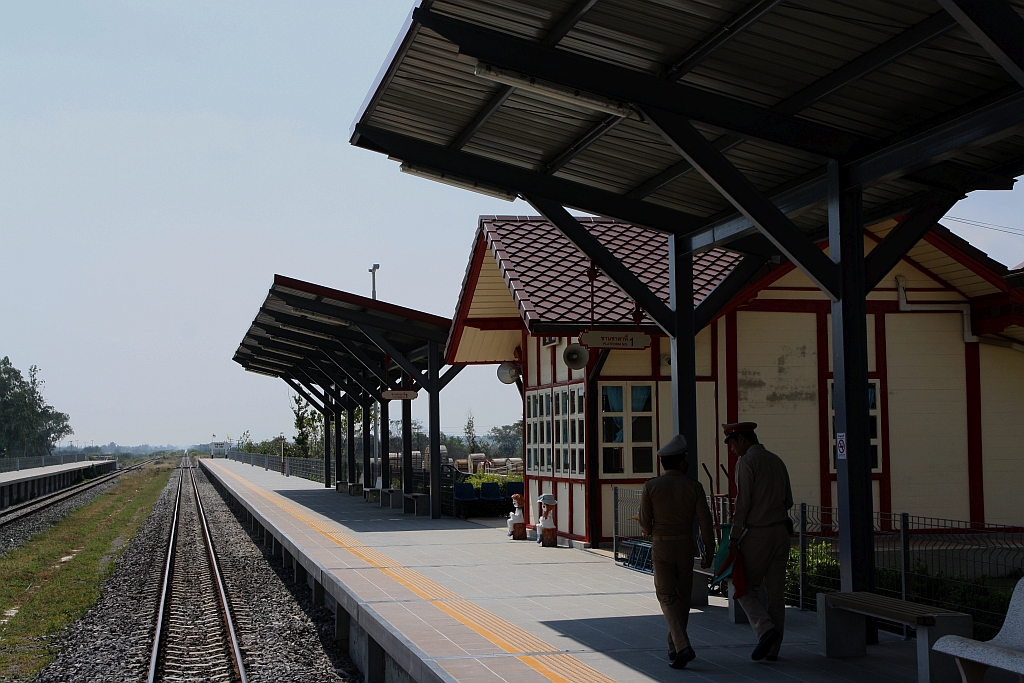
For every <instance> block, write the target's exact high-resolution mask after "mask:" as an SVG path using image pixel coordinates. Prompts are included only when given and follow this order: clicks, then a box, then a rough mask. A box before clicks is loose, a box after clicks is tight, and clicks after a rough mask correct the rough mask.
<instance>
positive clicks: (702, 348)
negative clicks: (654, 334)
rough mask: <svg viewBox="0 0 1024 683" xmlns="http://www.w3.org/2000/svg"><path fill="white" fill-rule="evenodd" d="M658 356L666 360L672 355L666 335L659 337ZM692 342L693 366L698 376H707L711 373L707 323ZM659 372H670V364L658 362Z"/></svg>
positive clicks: (709, 334) (709, 333)
mask: <svg viewBox="0 0 1024 683" xmlns="http://www.w3.org/2000/svg"><path fill="white" fill-rule="evenodd" d="M658 341H659V346H658V358H659V361H660V359H662V358H665V359H666V360H667V359H668V358H670V357H671V356H672V341H671V340H670V339H669V338H668V337H661V338H659V340H658ZM693 343H694V366H695V369H696V371H697V376H698V377H707V376H708V375H710V374H711V326H710V325H708V326H707V327H705V328H704V329H703V330H701V331H700V332H698V333H697V336H696V338H695V339H694V340H693ZM660 372H661V374H662V375H665V376H668V375H671V374H672V366H671V365H670V364H668V363H660Z"/></svg>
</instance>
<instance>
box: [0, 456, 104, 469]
mask: <svg viewBox="0 0 1024 683" xmlns="http://www.w3.org/2000/svg"><path fill="white" fill-rule="evenodd" d="M87 460H89V456H88V455H86V454H85V453H61V454H58V455H39V456H35V457H32V458H0V472H17V471H19V470H28V469H31V468H33V467H49V466H50V465H63V464H64V463H68V462H85V461H87Z"/></svg>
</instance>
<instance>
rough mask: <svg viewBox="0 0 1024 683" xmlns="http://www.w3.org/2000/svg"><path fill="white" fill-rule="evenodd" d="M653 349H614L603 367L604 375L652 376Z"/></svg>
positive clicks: (602, 373) (602, 374)
mask: <svg viewBox="0 0 1024 683" xmlns="http://www.w3.org/2000/svg"><path fill="white" fill-rule="evenodd" d="M650 375H651V350H650V349H638V350H636V351H632V350H630V351H626V350H623V349H612V350H611V351H609V352H608V360H606V361H605V363H604V367H603V368H602V369H601V376H602V377H650Z"/></svg>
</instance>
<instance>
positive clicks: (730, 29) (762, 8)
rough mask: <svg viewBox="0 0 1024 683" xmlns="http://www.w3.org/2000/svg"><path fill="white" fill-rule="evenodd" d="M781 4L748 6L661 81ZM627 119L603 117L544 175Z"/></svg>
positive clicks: (762, 0)
mask: <svg viewBox="0 0 1024 683" xmlns="http://www.w3.org/2000/svg"><path fill="white" fill-rule="evenodd" d="M781 1H782V0H759V1H758V2H755V3H754V4H752V5H750V6H749V7H747V8H746V9H744V10H743V11H742V12H740V13H739V14H738V15H736V16H735V17H732V18H731V19H730V20H729V21H727V22H726V23H725V24H723V25H722V26H720V27H719V28H718V29H717V30H716V31H715V32H714V33H713V34H711V35H710V36H708V37H707V38H706V39H704V40H702V41H701V42H700V43H699V44H698V45H697V46H696V47H694V48H693V49H691V50H688V51H687V52H686V54H684V55H683V56H682V57H680V58H679V59H677V60H676V61H675V62H674V63H673V64H672V65H671V66H669V67H668V68H667V69H666V70H665V74H664V76H663V78H664V79H665V80H666V81H678V80H679V79H680V78H682V77H683V76H685V75H686V74H687V73H688V72H689V71H690V70H692V69H693V68H694V67H696V66H697V65H698V64H700V63H701V62H703V61H704V60H705V59H707V58H708V57H710V56H711V55H713V54H714V53H715V52H717V51H718V50H719V49H721V48H722V47H724V46H725V45H726V44H727V43H728V42H729V41H731V40H732V39H733V38H735V37H736V36H738V35H740V34H741V33H743V32H744V31H745V30H747V29H748V28H750V27H751V26H753V25H754V24H755V23H756V22H757V21H758V20H759V19H761V17H763V16H764V15H766V14H768V13H769V12H771V11H772V10H773V9H775V7H776V6H777V5H778V4H779V3H780V2H781ZM627 118H628V117H624V116H616V115H615V114H609V115H608V116H606V117H604V118H603V119H602V120H601V121H599V122H598V123H596V124H595V125H594V126H592V127H591V128H590V130H588V131H587V132H586V133H584V134H583V135H582V136H581V137H580V138H579V139H577V140H576V141H575V142H574V143H572V144H571V145H569V146H568V147H566V148H565V149H564V150H562V151H561V152H559V153H558V154H556V155H555V156H554V157H552V159H551V161H549V162H548V163H547V164H546V165H545V166H544V171H543V172H544V173H546V174H550V173H556V172H557V171H558V170H559V169H561V168H562V167H563V166H565V165H566V164H568V163H569V162H570V161H572V160H573V159H574V158H576V157H577V156H578V155H580V154H582V153H583V152H584V151H585V150H586V149H587V148H588V147H590V146H591V145H592V144H594V143H595V142H597V141H598V140H600V139H601V138H602V137H604V135H605V134H606V133H608V132H609V131H611V130H613V129H614V128H615V127H616V126H618V125H619V124H620V123H622V122H623V121H625V120H626V119H627Z"/></svg>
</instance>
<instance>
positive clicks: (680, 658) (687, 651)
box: [669, 647, 697, 669]
mask: <svg viewBox="0 0 1024 683" xmlns="http://www.w3.org/2000/svg"><path fill="white" fill-rule="evenodd" d="M670 654H671V653H670ZM695 659H697V653H696V652H694V651H693V648H692V647H687V648H684V649H683V650H682V652H679V653H677V654H676V656H675V659H673V660H672V662H671V663H670V664H669V666H670V667H672V668H673V669H685V668H686V665H687V664H689V663H690V662H692V661H693V660H695Z"/></svg>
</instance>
